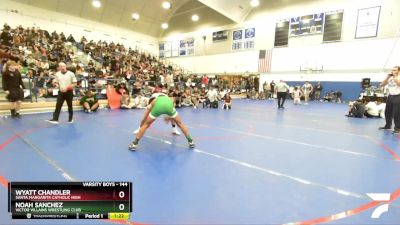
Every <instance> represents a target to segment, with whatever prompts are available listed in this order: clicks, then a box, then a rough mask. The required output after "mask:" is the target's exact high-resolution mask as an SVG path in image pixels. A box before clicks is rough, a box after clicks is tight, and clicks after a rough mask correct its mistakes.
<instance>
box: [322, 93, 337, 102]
mask: <svg viewBox="0 0 400 225" xmlns="http://www.w3.org/2000/svg"><path fill="white" fill-rule="evenodd" d="M334 93H335V92H334V91H330V92H327V93H326V94H325V96H324V101H325V102H331V101H332V99H333V97H334Z"/></svg>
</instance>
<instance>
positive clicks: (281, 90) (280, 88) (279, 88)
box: [275, 80, 289, 109]
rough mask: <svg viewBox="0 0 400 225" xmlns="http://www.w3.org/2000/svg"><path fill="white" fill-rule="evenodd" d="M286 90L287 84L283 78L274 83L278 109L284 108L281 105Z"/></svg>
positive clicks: (283, 102) (284, 98)
mask: <svg viewBox="0 0 400 225" xmlns="http://www.w3.org/2000/svg"><path fill="white" fill-rule="evenodd" d="M288 91H289V86H288V85H287V84H286V83H285V81H283V80H280V81H279V83H277V84H276V85H275V92H276V97H277V98H278V109H284V108H285V107H283V104H285V100H286V96H287V93H288Z"/></svg>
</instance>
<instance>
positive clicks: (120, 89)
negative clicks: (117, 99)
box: [115, 83, 132, 109]
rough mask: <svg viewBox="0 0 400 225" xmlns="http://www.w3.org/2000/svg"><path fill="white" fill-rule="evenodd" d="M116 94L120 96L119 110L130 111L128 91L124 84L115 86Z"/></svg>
mask: <svg viewBox="0 0 400 225" xmlns="http://www.w3.org/2000/svg"><path fill="white" fill-rule="evenodd" d="M115 90H116V91H117V93H118V94H120V95H121V109H130V108H132V107H131V106H130V97H129V91H128V88H126V85H125V83H120V84H119V85H117V87H116V88H115Z"/></svg>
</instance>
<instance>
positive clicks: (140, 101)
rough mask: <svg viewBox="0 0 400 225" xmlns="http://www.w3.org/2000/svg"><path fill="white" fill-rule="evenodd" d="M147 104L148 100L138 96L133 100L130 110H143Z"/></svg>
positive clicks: (140, 95)
mask: <svg viewBox="0 0 400 225" xmlns="http://www.w3.org/2000/svg"><path fill="white" fill-rule="evenodd" d="M148 104H149V98H146V97H144V96H143V95H142V94H138V95H137V96H136V98H135V99H134V100H133V106H132V108H137V109H144V108H146V107H147V105H148Z"/></svg>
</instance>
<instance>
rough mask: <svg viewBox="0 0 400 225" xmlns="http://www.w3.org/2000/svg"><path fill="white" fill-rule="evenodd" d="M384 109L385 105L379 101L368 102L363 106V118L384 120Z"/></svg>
mask: <svg viewBox="0 0 400 225" xmlns="http://www.w3.org/2000/svg"><path fill="white" fill-rule="evenodd" d="M367 101H368V100H367ZM385 107H386V104H385V103H382V101H381V100H378V101H370V102H368V103H367V105H365V116H366V117H367V118H385Z"/></svg>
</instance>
